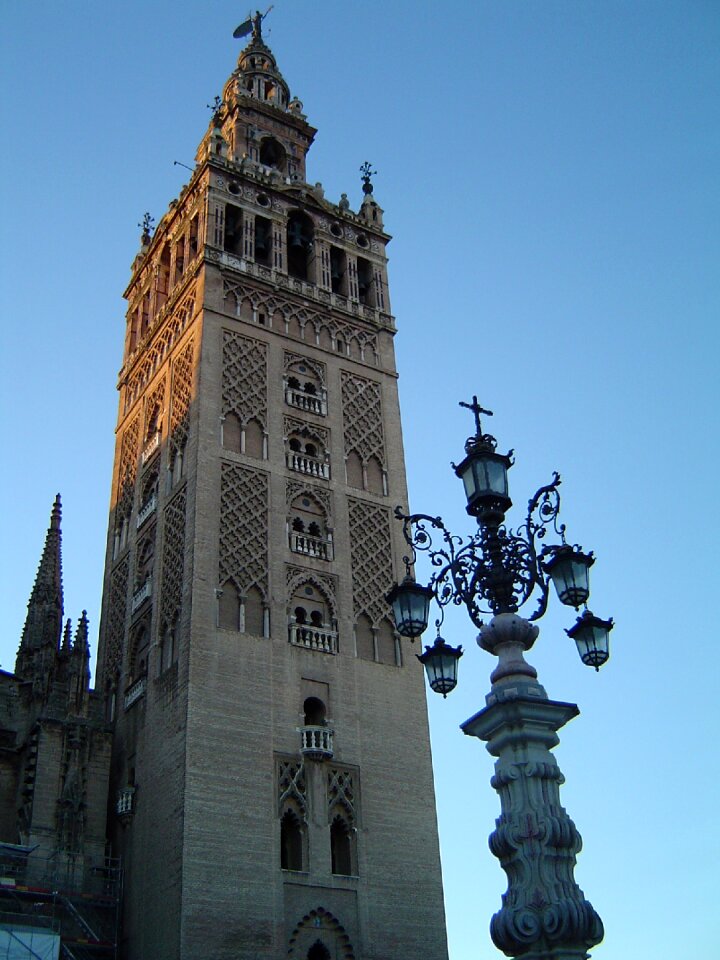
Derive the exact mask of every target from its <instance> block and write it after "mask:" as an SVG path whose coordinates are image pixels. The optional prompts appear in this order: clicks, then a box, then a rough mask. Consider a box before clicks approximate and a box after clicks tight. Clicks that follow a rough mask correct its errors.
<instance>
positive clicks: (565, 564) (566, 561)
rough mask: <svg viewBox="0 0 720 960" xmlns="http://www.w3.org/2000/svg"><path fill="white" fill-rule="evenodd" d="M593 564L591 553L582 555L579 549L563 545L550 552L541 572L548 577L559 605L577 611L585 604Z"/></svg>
mask: <svg viewBox="0 0 720 960" xmlns="http://www.w3.org/2000/svg"><path fill="white" fill-rule="evenodd" d="M548 549H550V548H548ZM594 563H595V557H594V556H593V555H592V553H583V552H582V550H581V549H580V547H570V546H568V545H567V544H563V545H562V546H561V547H556V548H554V549H553V550H552V553H550V556H549V559H548V560H546V561H545V563H544V564H543V570H544V571H545V573H548V574H549V575H550V577H551V579H552V582H553V586H554V587H555V590H556V592H557V595H558V598H559V600H560V602H561V603H564V604H566V606H568V607H575V609H576V610H577V608H578V607H581V606H582V605H583V603H586V602H587V599H588V597H589V596H590V582H589V572H590V567H591V566H592V565H593V564H594Z"/></svg>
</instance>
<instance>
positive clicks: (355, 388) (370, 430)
mask: <svg viewBox="0 0 720 960" xmlns="http://www.w3.org/2000/svg"><path fill="white" fill-rule="evenodd" d="M341 381H342V388H341V390H342V410H343V436H344V440H345V455H346V456H347V455H348V454H350V453H352V452H353V451H354V452H355V453H357V455H358V456H359V457H360V459H361V460H362V462H363V463H367V462H368V460H370V458H371V457H376V459H377V460H378V462H379V463H380V465H381V466H382V467H383V468H384V467H385V466H386V460H385V437H384V434H383V416H382V400H381V394H380V384H379V383H375V381H374V380H366V379H365V378H364V377H358V376H357V374H354V373H348V372H347V371H346V370H343V371H342V372H341Z"/></svg>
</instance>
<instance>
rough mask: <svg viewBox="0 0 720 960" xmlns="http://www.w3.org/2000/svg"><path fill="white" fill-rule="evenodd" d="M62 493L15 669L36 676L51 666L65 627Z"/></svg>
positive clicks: (22, 674) (53, 514)
mask: <svg viewBox="0 0 720 960" xmlns="http://www.w3.org/2000/svg"><path fill="white" fill-rule="evenodd" d="M61 519H62V506H61V503H60V494H58V495H57V496H56V497H55V502H54V503H53V508H52V511H51V513H50V526H49V527H48V531H47V534H46V535H45V547H44V549H43V553H42V557H41V558H40V564H39V566H38V571H37V575H36V577H35V584H34V586H33V589H32V593H31V594H30V600H29V601H28V612H27V617H26V619H25V626H24V628H23V634H22V639H21V641H20V649H19V650H18V655H17V660H16V661H15V673H16V674H17V675H18V676H19V677H21V678H23V679H32V678H33V675H34V674H35V673H36V672H37V670H38V669H39V670H40V671H41V672H43V670H44V669H45V668H46V667H48V665H49V662H50V661H49V660H48V654H49V656H50V657H51V658H54V656H55V654H56V653H57V650H58V647H59V644H60V638H61V636H62V631H63V585H62V533H61V530H60V521H61Z"/></svg>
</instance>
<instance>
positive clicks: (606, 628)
mask: <svg viewBox="0 0 720 960" xmlns="http://www.w3.org/2000/svg"><path fill="white" fill-rule="evenodd" d="M612 628H613V621H612V617H610V619H609V620H601V619H600V617H596V616H595V614H594V613H591V612H590V611H589V610H586V611H585V612H584V613H583V615H582V616H581V617H578V618H577V621H576V623H575V625H574V626H572V627H570V629H569V630H566V631H565V633H566V634H567V635H568V636H569V637H570V638H571V639H572V640H574V641H575V643H576V644H577V649H578V653H579V654H580V659H581V660H582V662H583V663H584V664H586V666H588V667H595V669H596V670H599V669H600V667H601V666H602V665H603V664H604V663H605V662H606V661H607V659H608V657H609V656H610V631H611V630H612Z"/></svg>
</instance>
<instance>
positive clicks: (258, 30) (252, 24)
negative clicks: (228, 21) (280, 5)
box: [233, 4, 273, 43]
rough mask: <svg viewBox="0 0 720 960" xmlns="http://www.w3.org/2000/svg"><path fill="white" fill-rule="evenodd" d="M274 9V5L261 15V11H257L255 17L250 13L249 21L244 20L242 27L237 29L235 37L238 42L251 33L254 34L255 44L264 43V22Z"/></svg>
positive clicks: (234, 33)
mask: <svg viewBox="0 0 720 960" xmlns="http://www.w3.org/2000/svg"><path fill="white" fill-rule="evenodd" d="M272 8H273V4H271V5H270V6H269V7H268V8H267V10H266V11H265V13H260V11H259V10H256V11H255V16H253V15H252V14H251V13H249V14H248V16H247V20H243V22H242V23H241V24H240V26H239V27H236V28H235V30H234V32H233V37H235V39H236V40H239V39H240V38H241V37H246V36H247V35H248V34H249V33H250V32H252V38H253V43H262V22H263V20H264V19H265V17H266V16H267V15H268V14H269V13H270V11H271V10H272Z"/></svg>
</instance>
